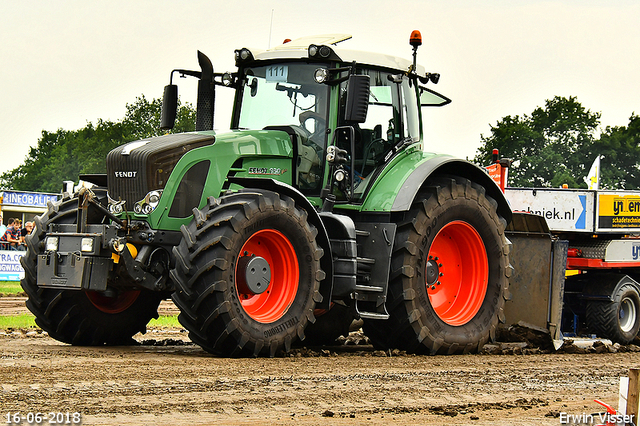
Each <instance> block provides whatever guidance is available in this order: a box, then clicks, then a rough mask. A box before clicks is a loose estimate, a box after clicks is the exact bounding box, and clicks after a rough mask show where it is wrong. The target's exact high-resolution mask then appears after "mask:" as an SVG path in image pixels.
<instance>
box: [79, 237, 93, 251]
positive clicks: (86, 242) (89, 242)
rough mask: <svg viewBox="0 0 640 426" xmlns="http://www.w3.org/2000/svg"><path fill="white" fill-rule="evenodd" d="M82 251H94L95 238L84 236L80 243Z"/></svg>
mask: <svg viewBox="0 0 640 426" xmlns="http://www.w3.org/2000/svg"><path fill="white" fill-rule="evenodd" d="M80 251H88V252H92V251H93V238H83V239H82V241H81V243H80Z"/></svg>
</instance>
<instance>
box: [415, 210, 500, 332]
mask: <svg viewBox="0 0 640 426" xmlns="http://www.w3.org/2000/svg"><path fill="white" fill-rule="evenodd" d="M426 277H427V278H426V284H427V294H428V295H429V300H430V302H431V306H433V309H434V310H435V312H436V314H437V315H438V317H440V319H441V320H442V321H444V322H445V323H447V324H449V325H453V326H459V325H464V324H466V323H468V322H469V321H471V320H472V319H473V317H474V316H475V315H476V314H477V313H478V311H479V310H480V306H482V302H483V301H484V297H485V295H486V293H487V283H488V280H489V263H488V260H487V251H486V249H485V246H484V243H483V242H482V238H481V237H480V234H478V231H476V230H475V228H474V227H473V226H471V225H469V224H468V223H466V222H462V221H454V222H451V223H448V224H447V225H445V226H444V227H443V228H442V229H441V230H440V231H439V232H438V235H436V237H435V239H434V240H433V243H432V244H431V248H430V249H429V258H428V261H427V267H426Z"/></svg>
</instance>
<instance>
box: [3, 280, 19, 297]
mask: <svg viewBox="0 0 640 426" xmlns="http://www.w3.org/2000/svg"><path fill="white" fill-rule="evenodd" d="M22 292H23V290H22V287H20V281H0V294H2V295H3V296H17V295H19V294H21V293H22Z"/></svg>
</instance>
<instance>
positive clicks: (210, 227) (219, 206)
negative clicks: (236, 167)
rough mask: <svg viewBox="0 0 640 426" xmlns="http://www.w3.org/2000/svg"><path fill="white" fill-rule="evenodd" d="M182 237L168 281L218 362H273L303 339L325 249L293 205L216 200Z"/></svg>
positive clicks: (252, 197)
mask: <svg viewBox="0 0 640 426" xmlns="http://www.w3.org/2000/svg"><path fill="white" fill-rule="evenodd" d="M182 233H183V236H184V237H183V240H182V241H181V243H180V244H179V245H178V246H177V247H175V248H174V250H173V253H174V257H175V258H176V268H175V269H173V270H172V271H171V278H172V279H173V281H174V282H175V283H176V288H177V289H178V290H177V291H176V292H175V293H174V294H173V300H174V302H175V303H176V305H177V306H178V307H179V308H180V311H181V313H180V315H179V316H178V320H179V321H180V323H181V324H182V325H183V326H184V327H185V328H186V329H187V330H188V331H189V336H190V338H191V340H193V341H194V342H195V343H197V344H198V345H200V346H201V347H202V348H203V349H205V350H207V351H209V352H211V353H213V354H216V355H221V356H258V355H268V356H275V355H276V353H278V352H279V351H282V350H284V351H288V350H289V349H290V348H291V344H292V343H293V341H294V340H296V339H304V330H305V328H306V326H307V324H308V323H310V322H314V321H315V317H314V315H313V310H314V308H315V304H316V303H317V302H320V301H321V300H322V296H321V295H320V293H319V291H318V290H319V288H320V281H321V280H322V279H324V273H323V272H322V270H321V269H320V258H321V257H322V255H323V250H322V249H321V248H319V247H318V245H317V244H316V240H315V237H316V234H317V230H316V229H315V228H313V227H312V226H311V225H310V224H309V223H308V222H307V213H306V212H305V211H304V210H302V209H300V208H298V207H296V205H295V202H294V201H293V199H291V198H288V197H284V196H280V195H279V194H277V193H275V192H271V191H255V192H252V191H249V190H242V191H239V192H237V193H234V194H231V195H227V196H223V197H221V198H220V199H215V198H213V197H211V198H210V199H209V203H208V205H207V206H205V207H204V208H203V209H202V210H194V221H193V222H192V223H191V224H189V226H183V227H182ZM252 262H253V263H252ZM252 274H257V276H258V277H259V278H260V279H254V278H252V277H253V276H254V275H252ZM260 274H262V275H260Z"/></svg>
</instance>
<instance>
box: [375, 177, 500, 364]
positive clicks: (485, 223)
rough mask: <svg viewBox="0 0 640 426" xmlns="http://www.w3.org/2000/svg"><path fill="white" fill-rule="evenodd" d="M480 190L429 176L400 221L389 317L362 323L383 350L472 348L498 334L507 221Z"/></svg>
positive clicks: (447, 351) (456, 180)
mask: <svg viewBox="0 0 640 426" xmlns="http://www.w3.org/2000/svg"><path fill="white" fill-rule="evenodd" d="M496 208H497V203H496V202H495V201H494V200H493V199H491V198H490V197H488V196H487V195H485V191H484V188H483V187H481V186H479V185H476V184H473V183H471V182H470V181H469V180H467V179H462V178H439V179H437V180H433V181H432V182H431V183H430V184H428V186H427V187H426V188H425V190H424V191H423V192H421V193H420V194H419V195H418V197H417V198H416V200H415V202H414V204H413V206H412V208H411V210H410V211H408V212H407V213H406V214H405V215H404V218H403V220H401V221H399V222H398V230H397V233H396V239H395V245H394V252H393V255H392V260H391V276H390V280H389V291H388V296H387V306H388V308H389V313H390V318H389V319H388V320H386V321H381V320H365V323H364V325H365V328H364V331H365V334H367V336H368V337H369V338H370V339H371V341H372V343H373V344H374V345H375V346H377V347H380V348H385V349H386V348H399V349H403V350H407V351H409V352H413V353H430V354H436V353H443V354H451V353H467V352H475V351H477V350H479V349H480V348H482V346H483V345H484V344H485V343H486V342H487V341H488V340H489V339H494V338H495V330H496V327H497V325H498V322H500V321H502V322H504V312H503V308H504V303H505V300H506V298H508V294H509V293H508V286H509V280H508V277H509V276H510V274H511V271H512V269H513V268H512V267H511V266H510V264H509V258H508V252H509V243H508V241H507V239H506V237H505V235H504V229H505V227H506V221H505V220H504V219H503V218H502V217H501V216H500V215H499V214H498V213H497V210H496Z"/></svg>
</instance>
